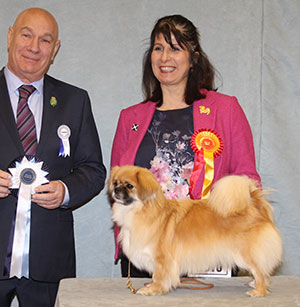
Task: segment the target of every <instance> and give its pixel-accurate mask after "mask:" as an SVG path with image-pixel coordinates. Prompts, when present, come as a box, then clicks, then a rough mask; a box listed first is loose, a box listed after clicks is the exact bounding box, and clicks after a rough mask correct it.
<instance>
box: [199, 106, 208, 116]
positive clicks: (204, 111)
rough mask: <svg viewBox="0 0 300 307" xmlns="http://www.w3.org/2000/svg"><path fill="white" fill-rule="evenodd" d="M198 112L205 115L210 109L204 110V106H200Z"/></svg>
mask: <svg viewBox="0 0 300 307" xmlns="http://www.w3.org/2000/svg"><path fill="white" fill-rule="evenodd" d="M199 110H200V113H201V114H203V113H205V114H206V115H209V114H210V108H205V106H200V107H199Z"/></svg>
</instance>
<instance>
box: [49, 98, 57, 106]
mask: <svg viewBox="0 0 300 307" xmlns="http://www.w3.org/2000/svg"><path fill="white" fill-rule="evenodd" d="M50 105H51V106H52V107H55V106H56V105H57V100H56V98H55V97H54V96H52V97H51V99H50Z"/></svg>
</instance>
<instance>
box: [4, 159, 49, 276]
mask: <svg viewBox="0 0 300 307" xmlns="http://www.w3.org/2000/svg"><path fill="white" fill-rule="evenodd" d="M42 165H43V162H36V160H35V159H34V158H32V159H31V160H29V161H28V160H27V158H26V157H24V158H23V159H22V161H21V162H16V166H15V167H14V168H9V171H10V173H11V174H12V176H13V177H12V178H11V181H12V183H13V185H12V187H11V188H12V189H19V193H18V203H17V213H16V222H15V233H14V241H13V247H12V259H11V268H10V277H13V276H17V277H18V278H21V277H22V276H24V272H22V264H23V261H22V259H23V256H24V255H26V257H27V256H28V254H29V239H28V238H29V233H27V230H28V231H29V230H30V227H29V226H30V223H29V222H30V212H31V195H32V194H34V193H35V192H34V190H35V188H36V187H37V186H39V185H41V184H44V183H47V182H49V180H48V179H47V178H46V176H47V175H48V172H46V171H44V170H42ZM26 227H28V229H26ZM25 230H26V231H25ZM26 238H27V239H26ZM27 258H28V257H27ZM27 273H28V272H27ZM25 275H26V273H25Z"/></svg>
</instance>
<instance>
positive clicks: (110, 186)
mask: <svg viewBox="0 0 300 307" xmlns="http://www.w3.org/2000/svg"><path fill="white" fill-rule="evenodd" d="M119 168H120V166H114V167H113V168H112V169H111V171H110V175H109V178H108V181H107V187H108V193H111V192H112V190H113V186H114V184H113V182H114V178H115V175H116V173H117V171H118V170H119Z"/></svg>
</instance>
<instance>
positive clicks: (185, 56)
mask: <svg viewBox="0 0 300 307" xmlns="http://www.w3.org/2000/svg"><path fill="white" fill-rule="evenodd" d="M171 40H172V44H173V48H172V47H171V46H170V45H169V44H168V43H167V42H166V40H165V38H164V36H163V34H159V35H158V36H157V37H156V38H155V41H154V48H153V51H152V54H151V64H152V71H153V73H154V75H155V77H156V78H157V80H158V81H159V82H160V85H161V87H162V89H163V87H164V86H177V87H178V86H181V87H183V88H184V89H185V87H186V83H187V79H188V74H189V70H190V67H191V60H190V53H189V51H188V50H187V49H183V48H181V47H180V46H179V44H178V43H177V41H176V39H175V37H174V35H173V34H172V35H171Z"/></svg>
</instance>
